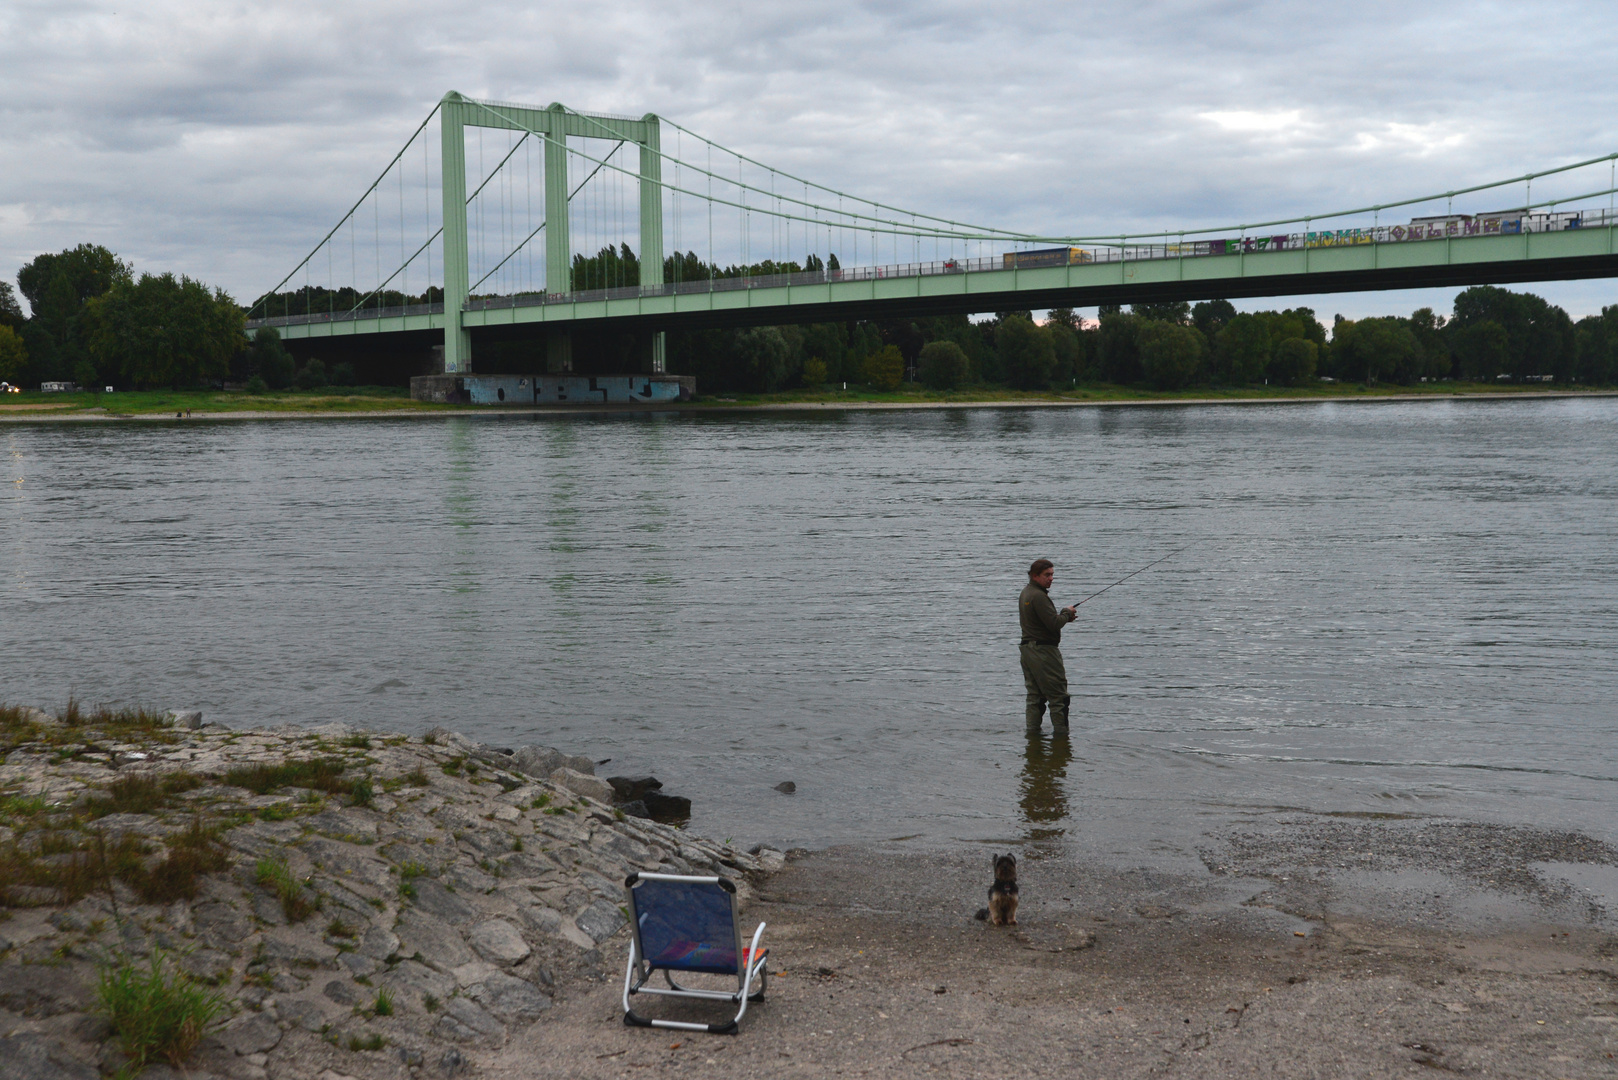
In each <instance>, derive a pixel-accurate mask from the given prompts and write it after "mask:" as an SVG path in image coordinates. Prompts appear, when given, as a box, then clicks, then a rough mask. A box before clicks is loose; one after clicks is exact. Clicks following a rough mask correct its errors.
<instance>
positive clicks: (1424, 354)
mask: <svg viewBox="0 0 1618 1080" xmlns="http://www.w3.org/2000/svg"><path fill="white" fill-rule="evenodd" d="M1408 325H1409V326H1410V332H1411V333H1413V334H1415V335H1416V341H1417V342H1419V343H1420V344H1421V364H1420V371H1419V372H1418V373H1417V374H1418V376H1419V377H1424V378H1428V379H1444V378H1448V377H1449V374H1450V370H1451V369H1452V368H1453V367H1454V365H1455V358H1454V357H1453V356H1452V355H1451V354H1450V342H1449V338H1448V336H1446V335H1445V334H1444V317H1443V316H1442V315H1439V314H1437V313H1435V312H1434V311H1433V309H1432V308H1427V307H1424V308H1417V309H1416V310H1415V311H1414V312H1412V313H1411V315H1410V319H1409V323H1408Z"/></svg>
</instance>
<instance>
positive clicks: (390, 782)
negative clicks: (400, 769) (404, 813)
mask: <svg viewBox="0 0 1618 1080" xmlns="http://www.w3.org/2000/svg"><path fill="white" fill-rule="evenodd" d="M431 783H432V781H431V780H429V779H427V772H426V770H424V769H423V768H422V767H421V766H420V765H417V766H416V767H415V768H414V769H412V770H410V771H409V772H407V773H405V774H404V775H403V776H393V777H389V778H388V779H386V780H384V781H382V790H383V791H398V790H399V789H400V788H402V787H427V786H428V785H429V784H431Z"/></svg>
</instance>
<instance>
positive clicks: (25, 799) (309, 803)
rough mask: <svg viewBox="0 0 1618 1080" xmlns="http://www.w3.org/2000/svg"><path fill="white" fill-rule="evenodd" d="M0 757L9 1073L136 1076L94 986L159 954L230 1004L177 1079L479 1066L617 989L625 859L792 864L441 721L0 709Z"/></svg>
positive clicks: (586, 764) (1, 1010) (2, 1032)
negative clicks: (384, 726) (282, 722)
mask: <svg viewBox="0 0 1618 1080" xmlns="http://www.w3.org/2000/svg"><path fill="white" fill-rule="evenodd" d="M0 753H3V755H4V757H3V764H0V1068H4V1069H5V1070H6V1073H7V1080H36V1078H40V1080H44V1078H56V1077H71V1078H89V1077H95V1076H99V1075H103V1074H111V1073H115V1072H117V1071H118V1070H120V1069H126V1074H129V1073H127V1066H128V1065H129V1064H130V1062H129V1061H128V1060H127V1058H126V1056H125V1053H124V1047H123V1043H121V1041H120V1039H119V1038H118V1037H117V1036H116V1034H115V1033H114V1031H113V1029H112V1027H111V1025H110V1024H109V1021H108V1019H107V1017H106V1015H105V1014H104V1010H101V1009H99V1008H98V1005H97V1000H98V996H97V984H98V979H100V978H102V977H103V976H104V974H105V973H106V972H107V971H109V970H111V969H112V968H113V967H114V966H116V965H119V964H124V965H126V966H127V965H129V964H131V963H134V964H137V965H149V964H151V963H153V962H154V960H155V962H156V963H158V964H159V965H160V966H166V967H172V968H173V969H174V970H176V971H183V972H185V973H187V974H188V976H189V977H190V979H192V980H194V983H195V984H196V985H200V986H206V987H209V988H211V991H210V992H212V993H215V994H217V995H218V998H219V999H220V1000H221V1001H222V1002H223V1003H224V1004H225V1006H226V1011H225V1012H223V1013H222V1014H221V1015H220V1016H219V1018H218V1021H217V1022H216V1023H215V1024H213V1025H211V1026H210V1028H209V1030H208V1031H207V1032H206V1033H205V1034H204V1036H203V1037H202V1039H201V1040H200V1042H198V1043H197V1045H196V1047H195V1049H194V1051H193V1052H192V1053H191V1054H190V1055H189V1057H188V1058H187V1059H185V1060H184V1062H183V1066H184V1069H185V1075H188V1076H191V1077H207V1076H216V1077H227V1078H233V1080H235V1078H239V1080H271V1078H273V1080H280V1078H283V1077H284V1078H287V1080H292V1078H299V1080H302V1078H315V1077H319V1078H323V1080H341V1078H343V1077H377V1078H381V1077H401V1078H405V1077H441V1076H455V1075H460V1074H464V1073H467V1072H469V1071H471V1072H475V1071H476V1069H477V1066H478V1061H479V1058H480V1056H481V1055H484V1054H487V1053H492V1052H495V1051H498V1050H499V1048H501V1047H502V1046H503V1045H505V1043H506V1042H507V1040H508V1039H509V1038H511V1037H513V1036H514V1035H515V1034H517V1033H519V1032H521V1031H523V1030H524V1029H527V1028H529V1027H531V1026H533V1025H535V1024H542V1023H544V1022H545V1019H546V1015H547V1013H548V1012H549V1011H550V1010H551V1009H552V1007H553V1006H554V1005H556V1004H558V1003H561V1002H563V1001H565V1000H566V999H567V998H568V995H569V994H570V992H572V991H573V990H575V989H588V987H590V986H591V985H594V984H596V983H599V982H601V981H603V980H612V979H614V978H616V977H617V975H618V971H619V968H620V966H621V965H622V963H623V952H622V950H623V949H624V948H625V947H626V946H625V945H624V942H625V940H626V936H627V935H626V933H625V925H626V923H625V910H624V907H623V904H624V897H623V881H624V878H625V876H626V875H627V874H628V873H630V872H631V871H632V870H637V869H639V870H645V869H653V868H656V869H661V870H664V871H667V872H675V873H722V874H724V875H726V876H728V877H731V878H732V879H733V880H735V881H736V882H737V884H738V887H739V893H740V895H741V898H742V901H743V903H744V904H745V903H746V902H748V900H750V899H751V895H752V892H751V888H750V886H751V885H752V884H755V883H757V882H758V881H759V880H761V879H762V878H764V877H765V876H767V875H768V874H770V873H773V872H775V871H777V870H779V869H781V868H782V867H783V866H784V865H785V863H786V855H785V854H784V853H782V852H777V851H772V850H769V849H763V848H758V849H754V851H752V852H745V851H738V850H735V849H733V848H732V847H730V846H727V845H725V844H719V843H714V842H712V841H710V840H707V839H704V838H702V837H698V836H694V835H692V834H690V833H688V832H686V831H684V830H682V829H680V828H678V827H676V826H674V825H670V824H666V823H663V822H660V821H656V820H651V819H649V818H647V817H643V816H639V815H642V814H646V813H648V812H649V811H648V809H647V803H648V802H651V803H653V804H654V806H653V809H655V808H656V806H655V804H656V803H657V800H658V797H659V796H660V794H661V793H660V792H659V791H658V790H657V789H658V787H659V786H660V785H658V784H657V782H656V781H655V780H652V779H651V778H612V782H609V781H608V780H607V779H603V778H600V777H597V776H596V775H594V772H595V764H594V763H593V762H592V761H591V760H590V759H588V758H584V757H576V756H569V755H566V754H564V753H562V752H561V751H557V750H554V749H551V748H548V747H521V748H505V749H502V748H496V747H489V746H485V745H482V744H479V743H476V742H474V741H472V740H470V739H468V738H466V737H465V736H463V735H460V734H457V733H455V732H452V731H448V730H445V729H442V728H439V729H435V730H433V731H431V732H428V733H426V734H425V735H423V736H419V737H407V736H403V735H398V734H392V733H379V732H364V731H358V730H355V729H352V728H349V727H347V726H345V725H340V724H331V725H325V726H322V727H314V728H302V727H280V728H273V729H266V730H251V731H233V730H230V729H227V728H225V727H222V726H219V725H214V724H203V723H202V722H201V717H200V715H199V714H196V713H183V712H182V713H170V714H165V715H161V716H159V715H155V714H151V713H147V712H140V711H133V710H125V711H122V712H110V711H107V710H99V711H97V712H94V713H84V712H81V711H80V710H78V709H77V708H76V707H73V706H70V708H69V709H68V710H67V711H66V712H64V714H62V715H60V716H53V715H49V714H46V713H44V712H42V711H40V710H37V709H28V708H16V707H9V708H0ZM648 796H650V799H648ZM662 798H663V799H665V800H669V802H668V803H667V804H666V805H665V807H664V809H665V810H666V811H668V812H671V813H675V814H677V813H678V810H679V805H678V804H679V800H676V799H672V798H671V797H668V796H662ZM687 809H688V807H687ZM138 1075H142V1076H148V1077H157V1076H169V1075H178V1074H175V1073H173V1071H172V1067H171V1066H170V1065H169V1064H162V1063H159V1064H150V1065H147V1066H146V1068H145V1071H144V1072H140V1073H138Z"/></svg>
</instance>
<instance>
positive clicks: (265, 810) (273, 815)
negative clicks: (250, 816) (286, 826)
mask: <svg viewBox="0 0 1618 1080" xmlns="http://www.w3.org/2000/svg"><path fill="white" fill-rule="evenodd" d="M297 816H298V811H297V810H296V809H294V808H293V806H292V804H291V803H275V804H274V805H272V806H261V807H259V810H258V819H259V820H260V821H287V820H289V819H291V818H295V817H297Z"/></svg>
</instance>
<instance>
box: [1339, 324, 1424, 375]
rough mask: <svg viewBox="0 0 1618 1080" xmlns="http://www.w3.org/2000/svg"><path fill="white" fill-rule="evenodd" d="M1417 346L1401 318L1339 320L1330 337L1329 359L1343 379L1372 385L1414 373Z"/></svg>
mask: <svg viewBox="0 0 1618 1080" xmlns="http://www.w3.org/2000/svg"><path fill="white" fill-rule="evenodd" d="M1420 358H1421V344H1420V343H1419V342H1418V341H1417V340H1416V335H1415V334H1413V333H1412V332H1411V330H1410V327H1409V326H1407V325H1406V324H1405V321H1404V320H1403V319H1398V318H1393V317H1384V318H1377V319H1360V320H1359V321H1358V322H1350V321H1349V320H1346V319H1345V320H1343V321H1342V322H1340V323H1338V325H1337V332H1336V334H1335V335H1334V336H1333V338H1332V360H1333V363H1334V364H1335V365H1336V366H1337V368H1338V370H1339V371H1340V372H1341V373H1342V374H1343V376H1344V377H1345V378H1349V379H1357V380H1359V381H1360V382H1363V383H1368V384H1369V383H1375V382H1378V381H1380V380H1382V379H1385V378H1387V377H1388V376H1390V375H1392V374H1394V373H1395V372H1399V371H1410V370H1414V369H1415V368H1416V366H1417V364H1418V362H1419V361H1420Z"/></svg>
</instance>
